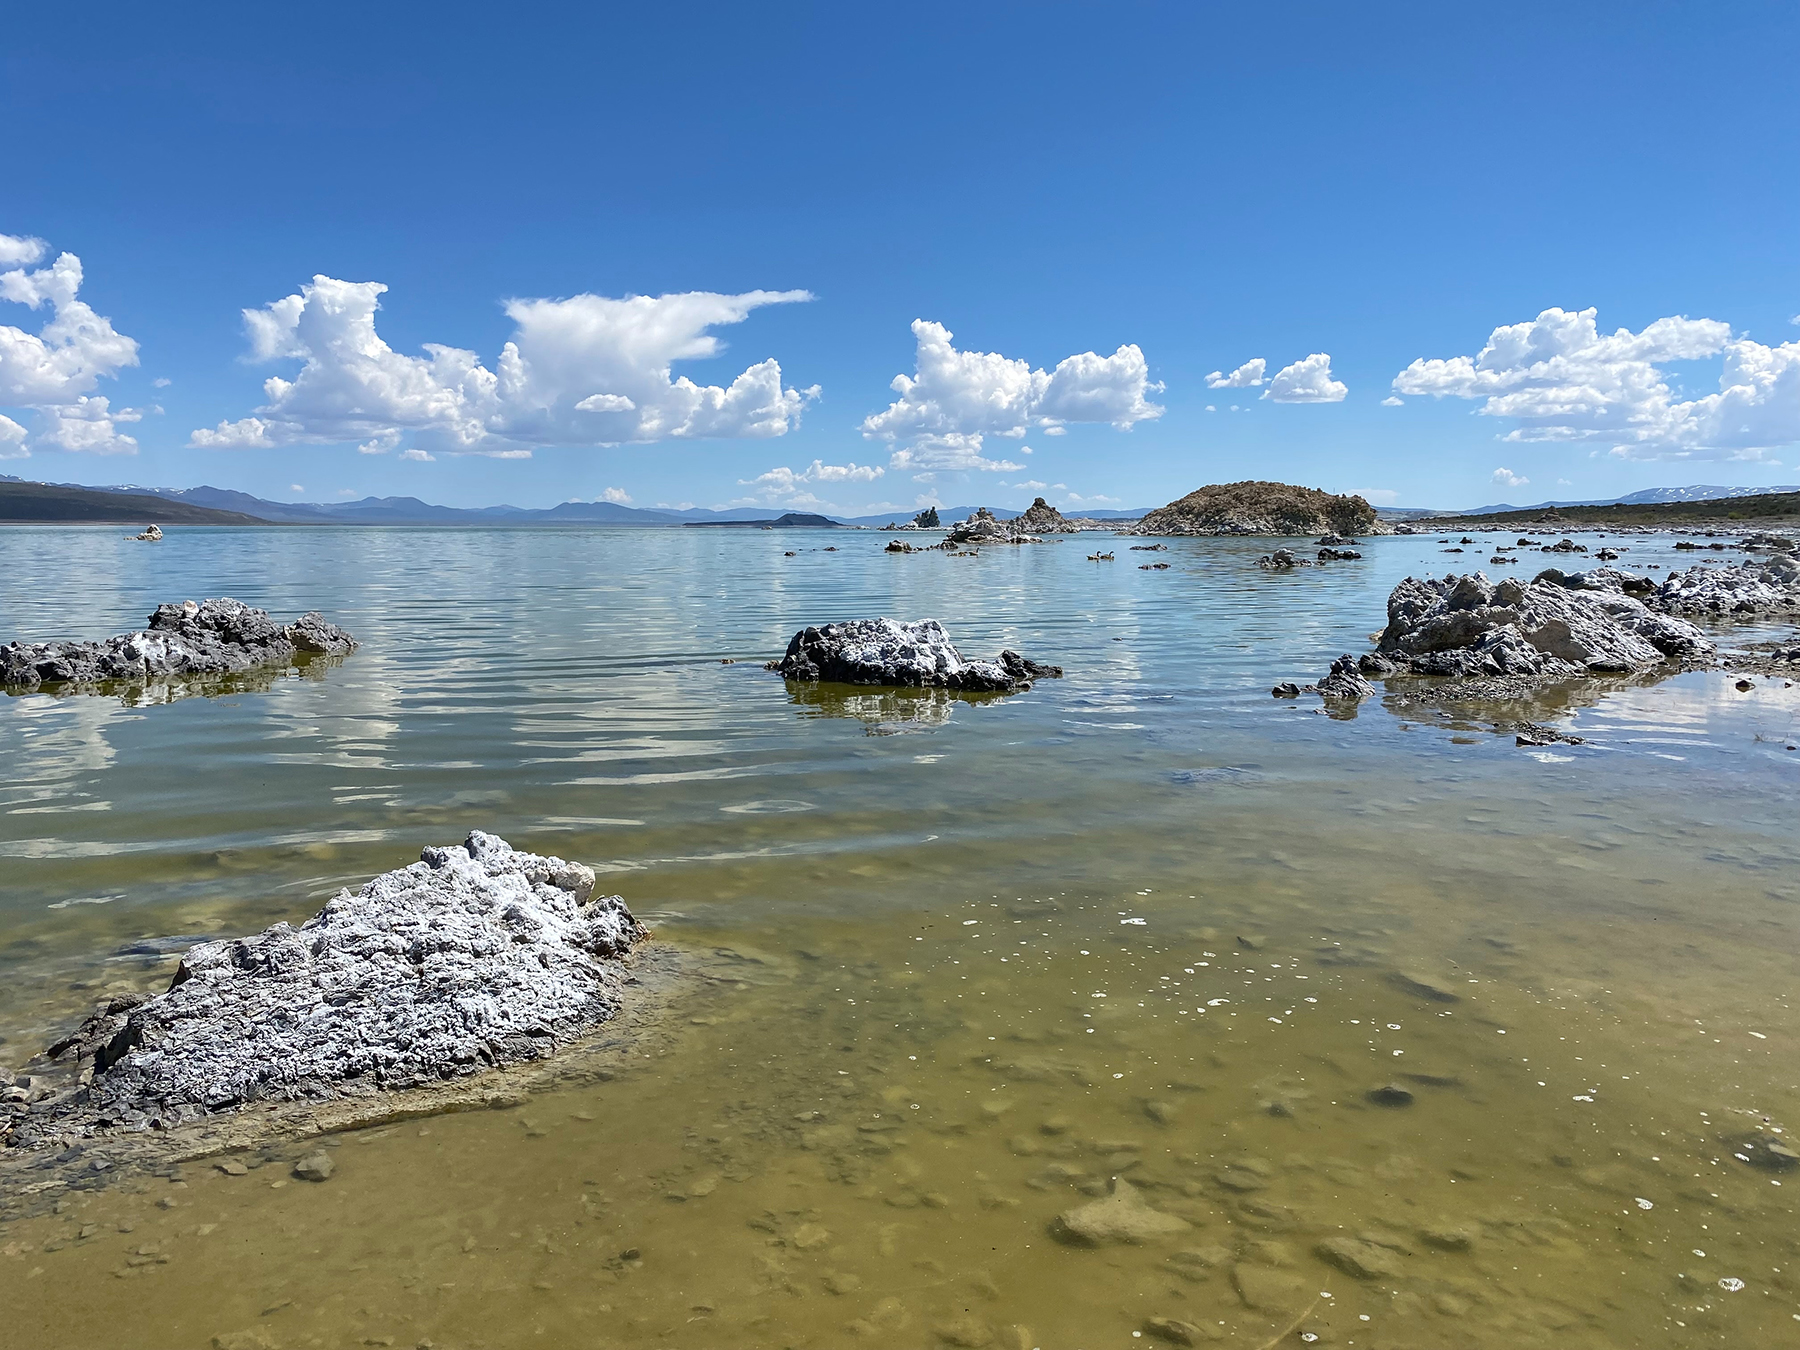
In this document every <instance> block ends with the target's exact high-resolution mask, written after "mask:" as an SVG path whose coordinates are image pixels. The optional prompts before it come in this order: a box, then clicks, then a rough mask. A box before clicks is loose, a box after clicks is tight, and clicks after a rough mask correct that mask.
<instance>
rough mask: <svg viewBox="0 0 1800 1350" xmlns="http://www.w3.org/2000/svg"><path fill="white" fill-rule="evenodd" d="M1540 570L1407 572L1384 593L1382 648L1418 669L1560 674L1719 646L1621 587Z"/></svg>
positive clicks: (1705, 652)
mask: <svg viewBox="0 0 1800 1350" xmlns="http://www.w3.org/2000/svg"><path fill="white" fill-rule="evenodd" d="M1561 580H1566V578H1562V577H1561V574H1558V579H1555V580H1546V579H1543V578H1540V579H1538V580H1536V581H1533V582H1531V583H1530V584H1529V585H1526V584H1524V583H1522V582H1519V581H1517V580H1514V579H1513V578H1510V577H1509V578H1507V579H1506V580H1504V581H1502V582H1500V583H1499V585H1495V584H1494V583H1492V582H1490V581H1489V580H1488V579H1487V577H1486V576H1484V575H1483V574H1482V573H1480V572H1476V573H1474V574H1473V575H1470V576H1461V577H1457V576H1446V577H1444V578H1443V579H1442V580H1441V581H1439V580H1434V579H1431V578H1425V579H1423V580H1421V579H1417V578H1413V577H1408V578H1407V579H1406V580H1404V581H1402V582H1401V583H1400V584H1399V585H1398V586H1396V587H1395V588H1394V590H1393V592H1392V594H1391V595H1389V597H1388V625H1387V628H1386V629H1385V630H1384V631H1383V632H1382V635H1381V639H1380V644H1379V645H1380V650H1381V652H1382V653H1383V654H1384V655H1385V656H1387V657H1389V658H1390V659H1394V660H1401V661H1404V662H1405V663H1406V664H1407V665H1408V666H1409V667H1410V668H1411V669H1412V670H1413V671H1414V672H1415V673H1418V674H1422V675H1453V676H1458V677H1461V678H1465V679H1467V678H1471V677H1478V676H1493V675H1523V676H1534V677H1544V678H1559V677H1567V676H1572V675H1581V674H1586V673H1589V672H1607V671H1635V670H1647V669H1650V668H1651V667H1654V666H1658V665H1661V664H1662V663H1663V662H1664V661H1665V660H1667V659H1669V658H1677V659H1690V660H1691V659H1700V658H1704V657H1709V656H1711V655H1713V654H1714V652H1715V651H1716V648H1715V647H1714V646H1713V644H1712V642H1711V641H1709V640H1708V639H1707V637H1706V636H1705V634H1703V633H1702V632H1701V631H1700V630H1699V629H1698V628H1695V627H1694V626H1693V625H1692V624H1691V623H1688V622H1686V621H1685V620H1682V619H1677V618H1673V617H1671V616H1669V615H1667V614H1662V613H1658V612H1656V611H1655V610H1652V609H1651V608H1650V607H1649V606H1647V605H1646V604H1645V603H1644V602H1643V601H1641V600H1638V599H1636V598H1635V597H1633V596H1630V595H1626V594H1625V593H1624V592H1623V590H1622V589H1620V590H1613V589H1610V588H1605V587H1603V586H1602V587H1596V588H1593V589H1588V588H1585V587H1584V588H1571V587H1569V586H1567V585H1564V584H1559V581H1561Z"/></svg>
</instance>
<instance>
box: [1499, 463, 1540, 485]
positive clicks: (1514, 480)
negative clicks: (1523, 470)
mask: <svg viewBox="0 0 1800 1350" xmlns="http://www.w3.org/2000/svg"><path fill="white" fill-rule="evenodd" d="M1492 481H1493V483H1494V484H1495V486H1497V487H1508V488H1516V487H1524V486H1525V485H1526V484H1527V483H1529V482H1530V481H1531V480H1530V479H1529V478H1527V477H1525V475H1524V474H1520V473H1514V472H1513V471H1512V470H1511V469H1508V468H1505V467H1504V466H1503V467H1501V468H1498V469H1495V470H1494V476H1493V480H1492Z"/></svg>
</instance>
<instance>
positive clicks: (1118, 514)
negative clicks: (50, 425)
mask: <svg viewBox="0 0 1800 1350" xmlns="http://www.w3.org/2000/svg"><path fill="white" fill-rule="evenodd" d="M25 482H26V480H24V479H21V478H14V477H10V476H8V475H6V474H0V483H25ZM32 486H33V487H44V488H52V489H64V490H66V491H68V492H70V493H84V494H94V493H115V494H119V495H125V496H134V497H160V498H162V499H163V500H164V501H169V502H180V503H182V504H183V505H185V506H190V507H203V508H206V509H208V510H212V511H229V512H232V513H233V514H235V515H237V516H239V517H245V516H249V517H254V518H255V519H257V520H266V521H269V522H271V523H273V524H277V525H653V526H671V525H689V524H721V525H723V524H731V523H752V522H754V523H763V522H766V521H768V520H769V519H770V518H771V516H772V514H773V513H772V512H771V510H770V508H769V507H766V506H738V507H731V508H729V509H727V510H724V511H708V510H705V509H703V508H697V507H689V508H685V509H676V508H673V507H656V508H648V507H639V506H619V505H617V504H615V503H613V502H563V503H562V504H561V505H560V506H551V507H545V508H530V507H523V506H477V507H463V506H433V505H432V504H431V503H430V502H425V501H420V500H419V499H418V498H417V497H364V498H362V499H361V500H360V501H354V502H272V501H269V500H267V499H266V498H263V497H253V496H251V495H250V494H249V493H248V492H236V491H233V490H232V489H230V488H216V487H194V488H160V487H143V486H140V485H138V484H113V485H109V486H103V487H86V486H83V485H82V484H79V483H45V484H32ZM40 495H41V494H40ZM79 500H80V501H82V502H90V503H91V500H92V498H91V496H90V497H83V498H80V499H79ZM977 509H978V508H977V507H973V506H949V507H945V506H940V507H939V508H938V518H939V519H940V520H942V521H943V522H944V523H945V524H946V525H948V524H950V523H952V522H954V521H958V520H967V519H968V518H969V517H970V516H972V515H974V514H975V512H976V510H977ZM990 509H991V510H992V511H993V513H994V514H995V515H996V516H997V517H999V518H1000V519H1001V520H1011V519H1012V518H1013V517H1014V516H1016V515H1018V514H1019V513H1018V512H1017V511H1007V510H1002V509H1000V508H998V507H992V508H990ZM1147 510H1149V508H1148V507H1145V508H1144V510H1140V511H1092V512H1088V513H1087V514H1089V515H1091V516H1093V517H1095V518H1097V519H1101V520H1136V519H1137V518H1138V517H1139V516H1142V515H1143V514H1144V512H1145V511H1147ZM914 514H916V513H915V512H913V511H890V512H887V513H886V514H883V515H876V516H850V517H843V516H831V517H826V519H829V520H830V521H832V522H833V523H835V524H839V525H866V526H881V525H900V524H904V523H905V522H907V521H909V520H911V519H912V518H913V516H914ZM127 515H129V512H126V513H125V514H118V513H114V512H108V513H107V518H109V519H111V518H115V517H116V518H118V519H121V520H122V519H125V518H126V516H127ZM8 518H17V517H8ZM33 518H34V519H41V518H43V517H33ZM59 518H61V519H67V520H74V519H93V518H94V517H92V516H82V515H80V514H78V513H77V514H72V515H64V516H61V517H59ZM196 523H199V522H198V521H197V520H196ZM213 523H225V522H218V521H215V522H213ZM234 523H243V522H242V521H241V520H240V521H237V522H234Z"/></svg>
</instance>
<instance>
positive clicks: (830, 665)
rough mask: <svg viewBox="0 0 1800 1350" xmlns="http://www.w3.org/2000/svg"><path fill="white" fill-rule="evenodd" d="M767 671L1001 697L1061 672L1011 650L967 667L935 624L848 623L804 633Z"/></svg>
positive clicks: (838, 681) (793, 676) (789, 676)
mask: <svg viewBox="0 0 1800 1350" xmlns="http://www.w3.org/2000/svg"><path fill="white" fill-rule="evenodd" d="M767 668H768V669H769V670H774V671H779V672H780V673H781V674H782V675H783V676H784V677H786V678H787V679H790V680H812V681H821V680H822V681H828V682H831V683H835V684H880V685H897V686H909V687H912V688H938V689H954V690H958V691H960V692H963V693H1004V694H1010V693H1014V692H1016V691H1018V690H1022V689H1029V688H1031V682H1032V681H1033V680H1040V679H1055V678H1058V677H1060V676H1061V675H1062V667H1061V666H1049V665H1043V664H1041V663H1040V662H1037V661H1032V660H1028V659H1027V658H1025V657H1023V656H1021V655H1019V653H1018V652H1015V651H1012V650H1010V649H1008V650H1005V651H1002V652H1001V653H1000V655H999V657H998V658H997V659H996V660H993V661H980V660H976V661H971V660H969V659H968V658H966V657H965V656H963V654H962V653H961V652H959V651H957V649H956V647H955V644H953V643H952V642H951V641H950V637H949V635H948V634H947V633H945V632H944V628H943V625H942V624H940V623H939V622H938V621H937V620H936V619H924V620H921V621H919V622H917V623H900V622H897V621H895V620H893V619H851V620H849V621H848V622H845V623H828V624H824V625H821V626H820V627H817V628H803V629H801V630H800V631H799V632H798V633H795V634H794V636H793V640H792V641H790V642H789V643H788V647H787V653H786V654H785V655H784V656H783V657H782V658H781V659H780V660H779V661H771V662H769V664H768V667H767Z"/></svg>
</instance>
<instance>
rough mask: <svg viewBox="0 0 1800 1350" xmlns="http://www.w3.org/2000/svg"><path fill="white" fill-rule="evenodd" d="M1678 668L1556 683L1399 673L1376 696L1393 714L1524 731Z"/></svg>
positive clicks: (1645, 686)
mask: <svg viewBox="0 0 1800 1350" xmlns="http://www.w3.org/2000/svg"><path fill="white" fill-rule="evenodd" d="M1679 673H1680V671H1679V670H1678V669H1677V668H1676V667H1674V666H1665V667H1663V668H1661V669H1652V670H1648V671H1643V672H1640V673H1638V674H1635V675H1617V676H1608V677H1597V676H1591V675H1590V676H1588V677H1586V678H1578V679H1573V680H1566V681H1563V682H1561V683H1558V684H1544V683H1541V682H1539V681H1538V680H1537V679H1536V678H1535V677H1532V676H1524V677H1514V676H1498V677H1492V678H1484V679H1473V680H1412V679H1399V680H1390V681H1389V682H1388V685H1387V688H1386V691H1385V693H1384V695H1383V697H1382V700H1381V701H1382V704H1383V705H1384V706H1385V707H1386V708H1387V710H1388V711H1389V712H1391V713H1393V714H1394V715H1395V716H1397V717H1409V716H1410V717H1418V716H1419V715H1420V714H1421V713H1426V714H1428V715H1433V716H1436V717H1439V718H1442V719H1444V723H1443V724H1444V725H1445V726H1446V727H1450V728H1453V729H1455V730H1460V731H1474V730H1482V731H1493V732H1496V733H1498V734H1501V735H1508V736H1510V735H1515V734H1518V733H1521V732H1523V733H1526V734H1528V735H1529V734H1530V733H1532V732H1534V731H1535V732H1542V731H1545V730H1548V729H1549V728H1546V727H1545V725H1544V724H1546V723H1552V722H1555V721H1557V720H1558V719H1562V718H1567V717H1569V716H1571V715H1573V714H1574V713H1577V712H1580V711H1581V710H1582V709H1584V708H1592V707H1594V706H1596V705H1597V704H1599V703H1601V702H1603V701H1604V700H1605V699H1607V698H1609V697H1611V696H1612V695H1614V694H1619V693H1623V692H1624V691H1625V690H1627V689H1648V688H1649V687H1650V686H1652V685H1656V684H1661V683H1662V682H1663V681H1664V680H1666V679H1668V678H1670V677H1671V676H1674V675H1677V674H1679ZM1523 743H1524V742H1521V744H1523Z"/></svg>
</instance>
